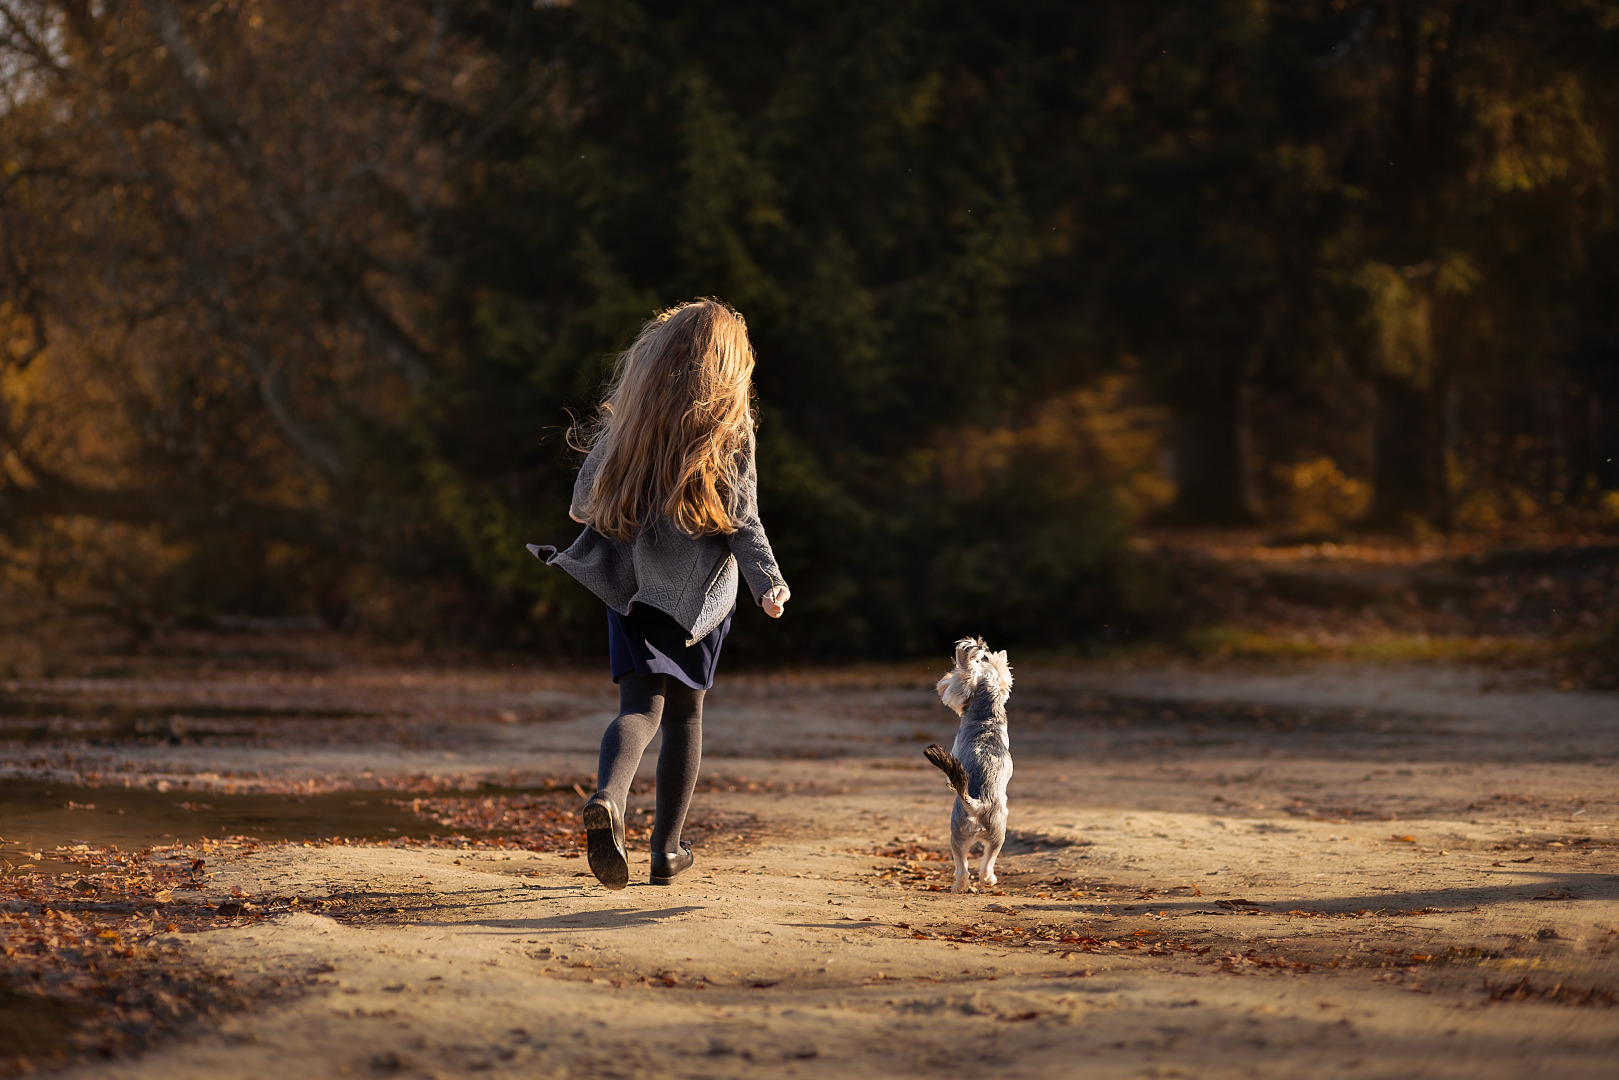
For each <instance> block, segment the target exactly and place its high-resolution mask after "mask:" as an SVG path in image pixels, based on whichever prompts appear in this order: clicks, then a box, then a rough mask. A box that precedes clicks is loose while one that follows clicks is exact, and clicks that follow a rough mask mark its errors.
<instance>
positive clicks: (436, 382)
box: [0, 0, 1619, 659]
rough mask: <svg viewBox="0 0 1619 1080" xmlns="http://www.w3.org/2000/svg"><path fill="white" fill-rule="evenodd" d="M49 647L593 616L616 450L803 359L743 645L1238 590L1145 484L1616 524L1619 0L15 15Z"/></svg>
mask: <svg viewBox="0 0 1619 1080" xmlns="http://www.w3.org/2000/svg"><path fill="white" fill-rule="evenodd" d="M0 95H3V97H0V567H3V572H4V582H3V585H0V589H3V591H4V600H5V612H6V613H5V616H4V618H5V619H6V620H8V621H7V624H6V625H7V629H8V630H9V632H11V633H13V634H21V635H37V634H39V633H41V632H42V630H41V627H44V626H46V625H48V624H49V623H50V622H51V621H52V620H56V619H59V618H61V617H64V616H72V617H82V618H95V619H102V620H105V621H107V622H108V623H109V624H110V625H116V626H118V627H121V628H123V630H124V631H126V632H127V633H128V634H129V635H130V636H131V638H132V640H136V641H140V640H150V639H152V638H154V637H161V636H162V635H163V634H164V633H165V632H166V631H167V629H168V628H172V627H184V626H191V625H212V624H217V623H218V622H219V621H220V620H222V619H225V620H228V619H230V618H235V619H238V620H240V619H243V618H259V619H274V618H283V619H287V618H291V619H298V618H304V619H314V618H318V619H320V620H321V621H322V622H324V623H325V624H327V625H329V626H332V627H335V628H344V629H349V630H353V631H355V632H359V633H363V634H368V635H375V636H379V637H384V638H392V639H397V640H413V641H425V642H429V643H461V644H465V645H470V646H476V647H480V648H482V647H489V646H501V647H509V646H515V647H520V648H525V649H539V648H545V649H552V650H576V649H594V648H595V647H596V646H597V644H598V641H599V635H600V633H601V624H602V615H601V610H600V605H599V604H598V603H597V602H596V601H594V600H593V599H592V598H591V597H590V596H589V594H588V593H585V592H584V591H583V590H582V589H581V588H580V587H579V586H577V585H576V584H574V583H573V582H572V581H571V579H568V578H567V577H566V576H565V575H562V574H560V573H557V572H555V571H550V570H547V569H546V568H544V567H542V566H540V565H539V564H538V563H537V562H535V560H533V559H532V558H531V557H530V556H529V555H528V554H527V552H526V551H525V550H524V547H523V545H524V543H525V542H528V541H538V542H549V543H558V542H564V543H565V542H566V541H568V540H569V539H570V538H571V537H572V535H573V534H574V532H575V531H576V527H575V526H572V525H571V523H570V522H569V521H568V517H567V501H568V495H569V491H570V487H571V480H572V475H573V471H574V469H575V468H576V467H577V463H578V455H577V454H576V453H575V452H574V451H573V450H571V449H570V447H569V446H568V443H567V440H566V439H565V437H564V433H565V430H566V428H567V426H568V424H569V422H570V416H582V415H585V414H588V413H589V411H590V410H591V409H592V408H593V407H594V405H595V402H596V400H597V395H598V393H599V390H600V388H601V386H602V383H603V380H604V378H605V375H606V373H607V371H608V369H609V366H610V364H611V360H612V357H613V355H614V353H615V352H616V351H617V350H618V349H620V348H622V347H623V346H624V344H626V343H627V341H628V340H629V338H630V337H631V336H632V335H633V333H634V332H635V330H636V329H637V328H638V327H639V325H640V324H641V322H642V321H643V320H645V319H646V318H647V317H648V316H649V315H650V314H651V313H652V312H653V311H655V310H656V309H658V308H660V307H663V306H666V305H669V304H671V303H675V302H678V301H681V300H685V299H689V298H691V297H694V296H705V295H717V296H721V297H723V298H725V299H727V300H729V301H730V302H731V303H733V304H735V305H736V306H737V307H738V308H739V309H740V310H741V311H742V312H743V313H744V314H745V316H746V317H747V320H748V323H749V327H750V330H751V333H752V335H753V340H754V343H755V345H756V347H757V350H758V353H759V357H760V361H759V367H758V371H757V376H756V383H757V389H758V403H759V410H758V411H759V416H760V427H759V439H760V482H761V502H762V507H763V517H764V520H765V521H766V523H767V525H768V526H769V528H770V532H771V536H772V539H773V540H774V542H775V545H776V548H777V552H778V555H779V557H780V560H781V563H782V565H783V567H784V569H785V571H786V573H787V576H788V578H789V580H790V581H791V582H792V586H793V589H794V599H793V602H792V604H791V605H789V608H788V618H786V619H784V620H783V621H782V622H780V623H779V624H772V625H771V626H769V628H768V629H769V633H756V632H755V630H756V629H758V628H759V627H760V625H761V624H762V618H761V617H759V616H757V613H756V612H749V611H747V609H750V608H751V605H744V608H745V617H744V619H743V620H742V623H741V626H740V628H739V633H738V635H737V638H736V648H738V649H739V650H740V651H741V652H742V654H743V655H744V656H745V655H749V654H751V655H754V656H764V655H775V656H792V657H794V658H797V659H805V658H809V657H813V656H828V657H849V656H895V655H905V654H912V653H915V652H917V651H919V650H927V651H929V652H937V651H938V649H939V648H940V647H941V643H942V642H948V641H949V640H951V639H953V638H954V637H955V636H957V635H958V634H959V633H961V632H962V631H964V630H966V631H972V632H982V633H985V634H988V635H990V636H992V638H994V639H995V640H996V641H997V642H1006V643H1010V644H1013V645H1019V644H1022V645H1041V646H1045V647H1048V648H1051V647H1059V646H1063V645H1079V644H1082V643H1084V642H1086V641H1091V640H1096V639H1097V638H1098V637H1101V636H1114V635H1116V634H1118V633H1119V632H1121V631H1122V632H1125V633H1143V634H1158V635H1160V636H1162V635H1173V634H1177V633H1181V632H1183V631H1184V629H1185V623H1186V619H1187V616H1186V613H1185V610H1184V605H1181V604H1178V602H1177V601H1178V598H1179V593H1180V591H1181V590H1180V589H1179V587H1178V586H1177V579H1176V576H1175V574H1176V571H1175V569H1174V567H1173V565H1172V564H1171V562H1169V561H1166V560H1164V559H1162V558H1158V557H1155V556H1154V555H1153V554H1152V552H1151V551H1150V550H1148V549H1147V548H1146V547H1144V546H1143V545H1142V544H1140V543H1139V542H1134V541H1133V539H1132V538H1133V537H1136V536H1137V535H1138V530H1140V529H1141V528H1142V527H1143V526H1144V525H1146V524H1148V523H1156V524H1157V525H1159V526H1163V525H1165V524H1174V525H1179V526H1182V527H1191V526H1249V527H1253V528H1256V529H1258V530H1259V531H1260V532H1261V533H1262V534H1264V535H1268V536H1272V537H1275V538H1279V539H1283V540H1287V539H1292V540H1310V539H1314V540H1316V541H1318V542H1319V541H1321V540H1331V539H1334V538H1336V539H1337V540H1338V541H1340V542H1341V541H1343V540H1344V539H1345V538H1346V537H1352V536H1355V535H1361V534H1366V533H1376V532H1378V531H1381V532H1383V533H1386V534H1395V535H1401V536H1405V537H1414V538H1417V539H1421V538H1424V537H1430V536H1439V537H1443V536H1446V535H1456V534H1461V533H1467V534H1472V535H1483V536H1489V537H1497V538H1501V541H1502V542H1503V543H1505V542H1510V541H1512V540H1513V538H1514V537H1522V536H1523V535H1526V534H1527V533H1532V532H1536V531H1537V530H1538V534H1541V535H1553V534H1564V533H1567V534H1576V533H1577V534H1579V535H1581V536H1583V537H1587V538H1589V537H1591V536H1602V535H1614V534H1619V466H1616V465H1615V462H1614V459H1615V458H1616V457H1619V216H1616V202H1615V185H1614V179H1615V168H1614V163H1615V161H1616V160H1619V158H1616V156H1615V155H1616V152H1619V145H1616V140H1619V3H1613V2H1604V0H1539V2H1535V3H1528V2H1511V0H1240V2H1239V0H1195V2H1171V0H1166V2H1162V3H1141V2H1139V0H1093V2H1086V3H1073V2H1058V0H1005V2H1000V3H995V4H985V3H969V2H961V0H954V2H952V0H893V2H886V3H881V4H858V3H840V2H825V0H819V2H815V3H809V2H802V0H774V2H771V3H754V2H734V0H733V2H726V0H693V2H687V3H674V2H667V3H660V2H652V0H647V2H633V0H576V2H574V3H552V2H544V0H518V2H495V0H441V2H427V0H276V2H273V3H272V2H269V0H263V2H260V0H217V2H215V0H196V2H188V0H0Z"/></svg>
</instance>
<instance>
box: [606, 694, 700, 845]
mask: <svg viewBox="0 0 1619 1080" xmlns="http://www.w3.org/2000/svg"><path fill="white" fill-rule="evenodd" d="M669 682H674V680H672V679H669V678H668V676H665V675H640V674H636V673H631V674H629V675H625V676H624V677H623V678H621V679H619V680H618V719H616V720H614V721H613V722H612V723H611V724H608V725H607V731H606V732H605V733H604V734H603V735H602V748H601V760H600V762H599V763H598V765H597V770H596V787H597V789H598V790H600V791H605V792H607V794H608V795H610V796H612V799H613V802H614V803H615V804H616V805H617V806H618V809H619V812H620V813H623V811H624V806H625V803H626V801H627V800H628V799H629V797H630V785H631V784H632V783H634V781H635V770H636V769H637V768H639V767H640V764H641V755H642V754H643V753H644V752H645V751H646V748H647V744H648V743H650V742H651V741H652V736H654V735H656V734H657V733H658V724H659V721H660V720H661V719H662V716H663V708H664V687H665V683H669ZM675 686H676V687H677V688H678V689H680V690H686V687H684V686H681V685H680V684H679V683H678V682H675ZM686 692H687V693H690V691H689V690H688V691H686ZM667 753H668V741H667V736H666V737H665V742H664V754H667ZM659 762H660V764H659V772H658V805H659V806H660V807H661V806H662V805H663V771H662V764H661V762H662V758H661V757H660V758H659ZM659 817H662V812H661V810H660V812H659Z"/></svg>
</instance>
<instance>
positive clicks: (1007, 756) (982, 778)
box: [923, 638, 1012, 892]
mask: <svg viewBox="0 0 1619 1080" xmlns="http://www.w3.org/2000/svg"><path fill="white" fill-rule="evenodd" d="M1011 694H1012V669H1011V667H1010V666H1008V665H1007V662H1006V653H1005V652H1004V651H1003V652H998V653H992V652H990V651H989V646H987V645H985V644H984V639H983V638H962V639H961V640H960V641H958V642H956V666H955V667H953V668H951V669H950V673H949V674H948V675H946V676H945V677H944V678H942V679H940V680H939V699H940V700H941V701H943V702H944V703H945V704H946V705H948V706H950V708H952V709H954V710H955V711H956V714H957V715H958V716H960V717H961V727H960V729H959V730H957V732H956V744H955V746H954V747H952V748H951V749H950V750H948V751H947V750H945V748H944V747H942V746H939V745H938V744H937V743H935V744H934V745H932V746H929V747H928V748H927V749H926V750H924V751H923V753H924V754H926V755H927V758H928V760H929V761H931V762H933V764H935V765H937V766H938V767H939V768H940V769H941V770H942V771H943V772H944V775H945V778H946V779H947V780H948V781H949V782H950V786H951V787H952V788H954V789H955V792H956V805H955V809H954V810H952V811H951V814H950V853H951V854H952V855H954V856H955V859H956V882H955V884H954V885H953V886H952V887H951V890H950V891H951V892H961V891H962V890H964V889H967V888H969V886H968V884H967V857H968V853H969V852H970V851H971V850H972V846H973V844H974V843H976V842H979V841H982V842H983V845H984V854H983V858H982V860H981V861H980V862H979V864H978V879H979V880H980V881H982V882H983V883H984V884H985V885H993V884H995V859H996V857H997V856H998V855H1000V853H1001V845H1002V844H1004V843H1006V814H1007V811H1006V784H1007V781H1009V780H1011V779H1012V746H1011V743H1010V742H1009V741H1008V740H1007V737H1006V699H1007V698H1008V697H1010V696H1011Z"/></svg>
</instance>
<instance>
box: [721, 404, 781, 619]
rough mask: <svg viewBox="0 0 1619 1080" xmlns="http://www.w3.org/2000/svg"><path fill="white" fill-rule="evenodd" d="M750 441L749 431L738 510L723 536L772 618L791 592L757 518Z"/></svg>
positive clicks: (756, 478) (756, 483)
mask: <svg viewBox="0 0 1619 1080" xmlns="http://www.w3.org/2000/svg"><path fill="white" fill-rule="evenodd" d="M753 451H754V442H753V438H752V436H751V434H750V436H749V438H748V445H747V449H746V450H745V451H744V453H745V454H746V456H747V461H746V463H745V464H744V467H743V470H742V490H741V492H739V494H740V495H741V496H742V497H741V499H740V500H739V502H740V506H741V509H740V512H739V513H738V514H737V515H736V531H735V532H733V533H731V534H730V535H729V536H728V537H726V540H727V542H728V543H729V544H730V545H731V554H733V555H735V556H736V565H737V569H739V570H740V571H742V578H743V580H744V581H746V582H747V583H748V591H749V592H751V593H753V599H754V600H755V601H757V602H758V604H759V606H761V607H763V608H764V609H765V612H766V613H767V614H769V615H770V616H772V617H779V616H780V615H781V605H782V604H783V603H785V602H786V600H787V597H788V596H790V595H791V591H790V590H789V589H788V588H787V581H786V579H784V578H783V577H782V576H781V567H779V566H777V565H776V553H775V552H774V551H772V550H771V549H770V538H769V537H768V536H766V535H765V527H764V525H763V523H761V522H760V521H759V471H758V469H757V468H756V467H755V465H754V460H753Z"/></svg>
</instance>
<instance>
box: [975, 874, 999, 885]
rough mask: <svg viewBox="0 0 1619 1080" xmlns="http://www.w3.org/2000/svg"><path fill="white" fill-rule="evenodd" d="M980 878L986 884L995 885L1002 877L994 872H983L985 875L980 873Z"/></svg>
mask: <svg viewBox="0 0 1619 1080" xmlns="http://www.w3.org/2000/svg"><path fill="white" fill-rule="evenodd" d="M979 880H980V881H982V882H983V883H984V884H985V885H994V884H995V883H996V882H998V881H1000V880H1001V879H1000V878H998V877H996V876H995V875H994V874H983V875H980V877H979Z"/></svg>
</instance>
